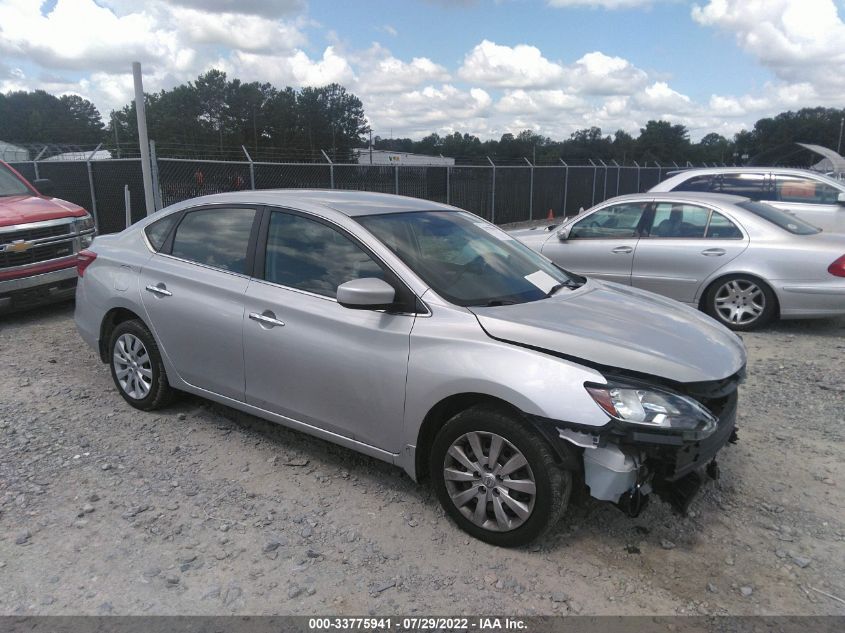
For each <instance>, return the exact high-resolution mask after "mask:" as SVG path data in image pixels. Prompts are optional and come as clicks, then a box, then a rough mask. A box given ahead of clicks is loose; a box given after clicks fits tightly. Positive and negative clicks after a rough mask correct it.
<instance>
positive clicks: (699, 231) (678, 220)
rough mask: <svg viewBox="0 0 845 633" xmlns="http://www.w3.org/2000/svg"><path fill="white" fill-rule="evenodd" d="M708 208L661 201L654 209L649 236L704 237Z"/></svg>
mask: <svg viewBox="0 0 845 633" xmlns="http://www.w3.org/2000/svg"><path fill="white" fill-rule="evenodd" d="M709 217H710V209H705V208H704V207H699V206H696V205H693V204H677V203H669V202H661V203H658V204H657V207H656V208H655V210H654V222H652V229H651V233H650V234H649V235H650V236H651V237H698V238H701V237H704V230H705V229H706V228H707V220H708V218H709Z"/></svg>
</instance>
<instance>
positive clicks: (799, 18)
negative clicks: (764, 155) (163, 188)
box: [0, 0, 845, 140]
mask: <svg viewBox="0 0 845 633" xmlns="http://www.w3.org/2000/svg"><path fill="white" fill-rule="evenodd" d="M843 15H845V0H698V1H692V2H691V1H687V0H334V1H331V0H168V1H165V0H44V1H42V0H0V92H8V91H11V90H35V89H43V90H47V91H48V92H51V93H54V94H66V93H74V94H79V95H82V96H83V97H85V98H87V99H90V100H91V101H92V102H94V104H95V105H96V106H97V107H98V108H99V110H100V112H101V113H102V114H103V117H104V119H106V118H108V114H109V112H110V111H111V110H112V109H117V108H120V107H122V106H123V105H125V104H126V103H128V102H129V101H130V99H131V98H132V73H131V63H132V62H133V61H140V62H141V63H142V66H143V70H144V88H145V90H146V91H147V92H153V91H158V90H162V89H169V88H172V87H174V86H176V85H178V84H180V83H184V82H187V81H191V80H193V79H195V78H196V77H197V75H199V74H200V73H202V72H204V71H206V70H208V69H209V68H219V69H221V70H223V71H225V72H226V73H227V74H228V75H229V77H230V78H231V77H237V78H239V79H241V80H243V81H254V80H258V81H269V82H271V83H273V84H274V85H276V86H277V87H282V86H293V87H302V86H318V85H324V84H327V83H331V82H338V83H341V84H343V85H344V86H346V88H347V89H348V90H350V91H352V92H353V93H355V94H356V95H357V96H358V97H360V98H361V100H362V102H363V104H364V110H365V113H366V115H367V118H368V119H369V122H370V125H371V127H372V128H373V133H374V134H375V135H378V136H382V137H391V136H392V137H404V136H410V137H412V138H421V137H422V136H425V135H426V134H429V133H431V132H437V133H439V134H441V135H442V134H449V133H452V132H454V131H460V132H468V133H471V134H475V135H477V136H479V137H480V138H482V139H489V138H499V137H500V136H501V135H502V134H504V133H507V132H511V133H514V134H516V133H518V132H519V131H521V130H524V129H530V130H533V131H535V132H537V133H539V134H543V135H546V136H549V137H551V138H553V139H564V138H567V137H568V136H569V135H570V134H571V133H572V132H573V131H575V130H578V129H582V128H585V127H591V126H597V127H600V128H601V129H602V131H603V132H604V133H605V134H612V133H614V132H615V131H616V130H619V129H622V130H625V131H627V132H629V133H632V134H633V135H634V136H636V135H637V134H638V133H639V130H640V128H641V127H643V126H644V125H645V123H646V122H647V121H648V120H650V119H665V120H669V121H671V122H673V123H680V124H683V125H685V126H687V127H688V128H689V130H690V133H691V137H692V139H693V140H698V139H700V138H701V137H702V136H703V135H704V134H707V133H708V132H718V133H720V134H723V135H725V136H728V137H730V136H731V135H733V134H734V133H735V132H737V131H739V130H741V129H750V128H751V127H752V126H753V125H754V123H755V121H757V120H758V119H760V118H762V117H765V116H772V115H775V114H777V113H779V112H782V111H785V110H790V109H791V110H795V109H798V108H801V107H813V106H827V107H837V108H842V107H845V73H843V72H842V68H843V62H845V23H843V19H842V16H843Z"/></svg>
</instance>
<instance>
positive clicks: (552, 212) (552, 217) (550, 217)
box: [546, 209, 555, 220]
mask: <svg viewBox="0 0 845 633" xmlns="http://www.w3.org/2000/svg"><path fill="white" fill-rule="evenodd" d="M546 219H547V220H554V219H555V212H554V211H552V210H551V209H549V215H548V216H546Z"/></svg>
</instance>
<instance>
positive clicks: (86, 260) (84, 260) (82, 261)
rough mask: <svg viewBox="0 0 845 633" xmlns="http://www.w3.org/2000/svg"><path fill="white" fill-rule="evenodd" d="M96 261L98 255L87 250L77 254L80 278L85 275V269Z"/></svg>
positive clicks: (77, 267)
mask: <svg viewBox="0 0 845 633" xmlns="http://www.w3.org/2000/svg"><path fill="white" fill-rule="evenodd" d="M95 259H97V253H95V252H93V251H89V250H85V249H83V250H81V251H79V252H78V253H77V254H76V274H77V275H79V276H80V277H82V276H83V275H85V269H86V268H88V267H89V266H90V265H91V264H92V262H93V261H94V260H95Z"/></svg>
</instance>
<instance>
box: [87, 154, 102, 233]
mask: <svg viewBox="0 0 845 633" xmlns="http://www.w3.org/2000/svg"><path fill="white" fill-rule="evenodd" d="M102 146H103V144H102V143H100V144H99V145H97V147H95V148H94V151H93V152H91V153H90V154H89V155H88V158H86V159H85V167H86V168H87V169H88V190H89V191H90V192H91V215H93V216H94V227H95V228H96V229H97V232H98V233H99V232H100V218H99V217H98V214H97V196H96V194H95V193H94V171H93V170H92V169H91V159H92V158H94V154H96V153H97V152H98V151H99V150H100V148H101V147H102Z"/></svg>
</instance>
